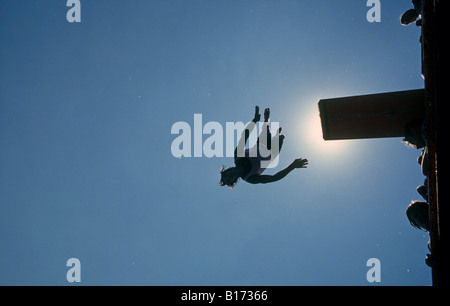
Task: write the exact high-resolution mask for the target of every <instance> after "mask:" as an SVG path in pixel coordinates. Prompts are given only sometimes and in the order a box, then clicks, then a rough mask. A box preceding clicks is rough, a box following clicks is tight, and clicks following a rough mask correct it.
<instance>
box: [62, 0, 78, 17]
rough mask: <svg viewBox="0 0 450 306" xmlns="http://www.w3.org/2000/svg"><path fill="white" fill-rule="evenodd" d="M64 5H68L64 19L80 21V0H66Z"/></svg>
mask: <svg viewBox="0 0 450 306" xmlns="http://www.w3.org/2000/svg"><path fill="white" fill-rule="evenodd" d="M66 6H68V7H70V9H69V10H68V11H67V14H66V19H67V21H68V22H81V3H80V0H67V3H66Z"/></svg>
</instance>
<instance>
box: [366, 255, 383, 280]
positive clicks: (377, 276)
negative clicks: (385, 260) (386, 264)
mask: <svg viewBox="0 0 450 306" xmlns="http://www.w3.org/2000/svg"><path fill="white" fill-rule="evenodd" d="M366 266H367V267H371V268H370V269H369V271H367V274H366V279H367V281H368V282H369V283H380V282H381V262H380V260H379V259H378V258H369V259H368V260H367V263H366Z"/></svg>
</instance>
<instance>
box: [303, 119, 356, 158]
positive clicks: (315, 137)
mask: <svg viewBox="0 0 450 306" xmlns="http://www.w3.org/2000/svg"><path fill="white" fill-rule="evenodd" d="M300 129H301V133H302V138H303V141H304V142H305V145H306V146H307V147H308V150H309V151H311V152H312V153H314V154H315V155H322V156H337V155H341V154H343V153H345V151H347V150H348V148H349V147H350V144H351V142H350V141H347V140H324V139H323V133H322V123H321V121H320V116H319V112H318V111H315V112H311V113H310V114H308V115H307V116H306V117H305V120H304V121H303V123H302V126H301V128H300Z"/></svg>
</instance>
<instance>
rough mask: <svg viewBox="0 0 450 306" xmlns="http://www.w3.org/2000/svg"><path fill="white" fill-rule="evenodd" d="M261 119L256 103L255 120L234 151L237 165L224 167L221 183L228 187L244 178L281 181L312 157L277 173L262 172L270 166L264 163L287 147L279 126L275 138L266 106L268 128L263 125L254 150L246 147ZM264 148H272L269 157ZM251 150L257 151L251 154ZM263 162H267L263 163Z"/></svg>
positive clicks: (221, 172)
mask: <svg viewBox="0 0 450 306" xmlns="http://www.w3.org/2000/svg"><path fill="white" fill-rule="evenodd" d="M260 119H261V115H260V113H259V107H258V106H256V107H255V115H254V117H253V120H252V122H250V123H249V124H248V125H247V127H246V128H245V130H244V132H243V133H242V135H241V139H240V140H239V143H238V146H237V147H236V149H235V150H234V163H235V167H231V168H228V169H226V168H225V167H222V170H221V171H220V174H221V179H220V186H228V187H231V188H234V187H235V185H236V183H237V181H238V180H239V179H240V178H241V179H243V180H244V181H246V182H248V183H251V184H267V183H273V182H276V181H279V180H281V179H282V178H284V177H285V176H286V175H288V174H289V173H290V172H291V171H292V170H294V169H297V168H306V165H307V164H308V160H307V159H303V158H298V159H295V160H294V161H293V162H292V163H291V164H290V165H289V166H288V167H286V168H285V169H283V170H281V171H280V172H278V173H277V174H275V175H262V173H263V172H264V170H265V169H266V168H265V167H264V165H265V164H268V163H269V162H270V161H271V160H274V159H275V158H276V157H277V155H278V154H279V152H280V150H281V147H282V146H283V142H284V138H285V136H284V135H281V134H280V133H281V128H279V129H278V131H277V133H276V135H275V136H274V137H272V133H271V131H270V127H269V122H270V109H269V108H266V109H265V111H264V128H265V130H264V128H263V131H262V132H261V135H259V137H258V140H257V143H256V146H255V147H253V148H251V149H244V148H245V144H246V143H247V140H248V138H249V136H250V133H251V132H252V130H253V128H254V127H255V125H256V123H257V122H258V121H259V120H260ZM264 136H266V137H264ZM275 137H278V148H272V143H273V142H275V143H276V141H273V139H274V138H275ZM262 149H267V150H268V151H270V155H269V156H268V157H263V154H261V150H262ZM255 151H256V152H255ZM250 152H253V153H256V154H250ZM263 162H266V163H265V164H263Z"/></svg>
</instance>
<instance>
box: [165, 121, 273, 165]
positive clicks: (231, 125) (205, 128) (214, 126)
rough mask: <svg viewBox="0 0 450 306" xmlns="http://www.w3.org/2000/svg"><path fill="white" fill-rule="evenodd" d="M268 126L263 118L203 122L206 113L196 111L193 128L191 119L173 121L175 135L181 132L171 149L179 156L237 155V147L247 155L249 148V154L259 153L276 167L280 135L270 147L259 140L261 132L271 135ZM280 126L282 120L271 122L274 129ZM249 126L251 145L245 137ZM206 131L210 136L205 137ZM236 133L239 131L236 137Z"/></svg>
mask: <svg viewBox="0 0 450 306" xmlns="http://www.w3.org/2000/svg"><path fill="white" fill-rule="evenodd" d="M265 126H266V123H263V122H258V123H255V122H250V123H247V124H244V123H243V122H226V124H225V129H224V128H223V126H222V125H221V124H220V123H219V122H215V121H210V122H207V123H206V124H205V125H203V116H202V114H194V126H193V128H191V125H190V124H189V123H187V122H184V121H179V122H175V123H174V124H173V125H172V129H171V133H172V135H179V136H178V137H176V138H175V139H174V140H173V141H172V145H171V152H172V155H173V156H174V157H176V158H182V157H203V156H204V157H208V158H212V157H224V156H225V157H234V154H235V149H236V152H237V157H245V153H246V151H247V154H249V156H248V157H256V156H257V155H258V154H259V155H260V156H261V157H262V158H263V160H262V163H261V166H262V167H263V168H274V167H276V166H277V165H278V159H279V156H278V153H279V140H278V137H273V138H272V143H271V149H270V150H269V149H268V148H267V146H266V145H265V144H264V142H262V141H260V142H258V135H259V138H260V139H265V138H266V137H267V132H266V131H267V129H266V128H265ZM279 127H280V124H279V123H278V122H271V123H270V129H271V130H272V131H277V130H278V129H279ZM246 130H247V131H248V132H249V138H248V144H247V145H246V144H245V142H244V141H243V138H244V137H243V134H244V133H245V131H246ZM224 131H225V137H224ZM204 135H209V136H208V138H206V139H205V140H204V141H203V136H204ZM235 135H237V137H236V138H235ZM239 137H240V138H239ZM192 138H193V139H192ZM224 139H225V148H224ZM236 142H237V144H236ZM192 144H193V152H192ZM224 150H225V154H224ZM192 153H193V154H192ZM272 157H273V158H272Z"/></svg>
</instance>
